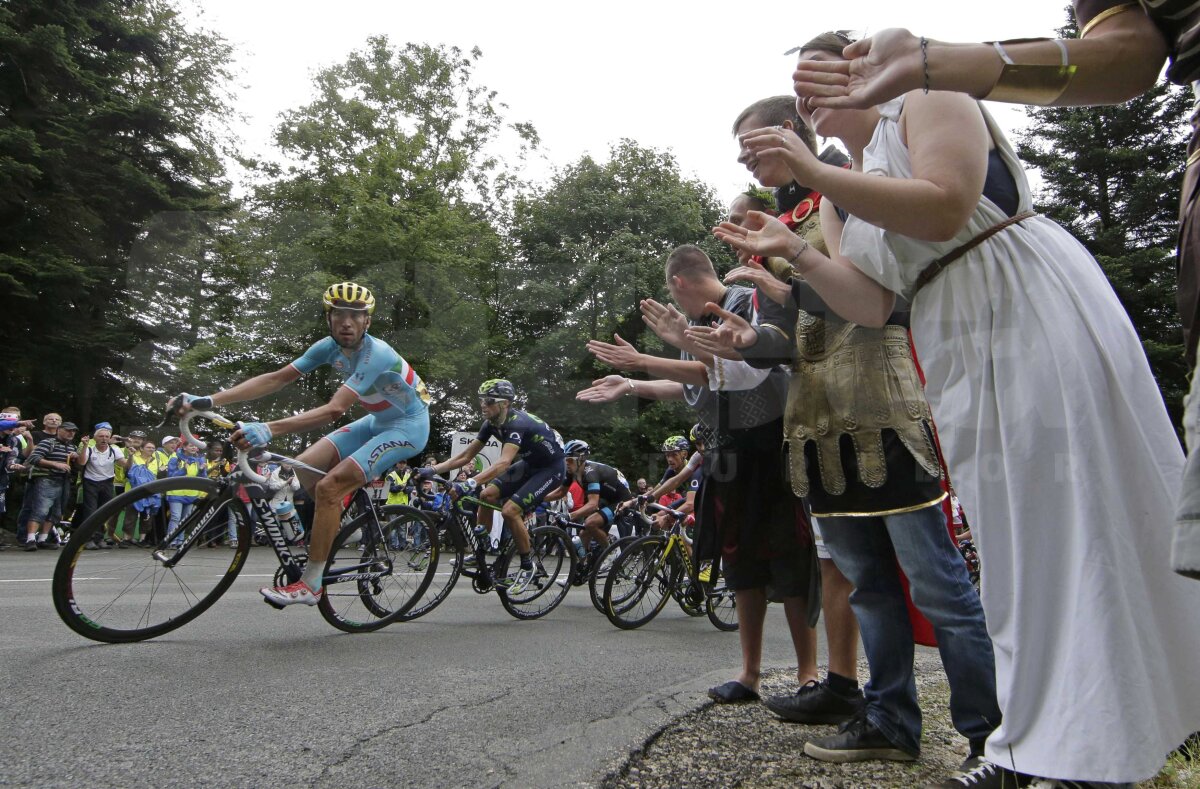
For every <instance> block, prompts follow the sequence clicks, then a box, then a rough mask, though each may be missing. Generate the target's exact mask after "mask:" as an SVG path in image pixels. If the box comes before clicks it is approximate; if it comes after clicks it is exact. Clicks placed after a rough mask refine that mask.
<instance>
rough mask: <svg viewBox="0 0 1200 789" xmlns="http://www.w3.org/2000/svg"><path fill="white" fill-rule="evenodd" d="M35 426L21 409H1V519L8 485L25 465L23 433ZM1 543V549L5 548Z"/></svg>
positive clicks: (11, 407) (5, 509)
mask: <svg viewBox="0 0 1200 789" xmlns="http://www.w3.org/2000/svg"><path fill="white" fill-rule="evenodd" d="M30 427H33V420H31V419H30V420H22V419H21V409H19V408H17V407H16V406H9V407H8V408H5V409H4V410H3V411H0V520H3V517H4V513H5V512H6V511H7V503H6V502H7V499H8V485H9V482H10V480H11V475H14V474H17V473H19V472H20V470H21V469H22V468H24V466H22V465H21V463H20V461H21V460H23V459H24V458H23V456H22V452H21V447H22V445H23V442H24V439H23V438H22V434H23V433H25V432H26V431H28V429H29V428H30ZM5 547H6V546H5V545H4V544H3V543H0V551H2V550H4V549H5Z"/></svg>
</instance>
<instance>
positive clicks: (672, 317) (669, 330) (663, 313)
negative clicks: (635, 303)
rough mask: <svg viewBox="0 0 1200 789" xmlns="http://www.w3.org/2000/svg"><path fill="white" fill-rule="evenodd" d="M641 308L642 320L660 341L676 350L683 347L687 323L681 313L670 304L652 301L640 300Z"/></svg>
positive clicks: (685, 340)
mask: <svg viewBox="0 0 1200 789" xmlns="http://www.w3.org/2000/svg"><path fill="white" fill-rule="evenodd" d="M641 307H642V320H643V321H645V323H646V325H647V326H649V327H650V330H651V331H653V332H654V333H655V334H657V335H658V337H659V339H660V340H662V341H663V342H665V343H667V344H669V345H674V346H675V347H676V348H684V347H685V345H686V344H687V337H686V336H685V335H684V332H685V330H686V329H687V327H688V322H687V318H685V317H684V316H683V313H682V312H680V311H679V310H677V309H675V306H674V305H672V304H660V303H658V302H657V301H655V300H654V299H642V303H641Z"/></svg>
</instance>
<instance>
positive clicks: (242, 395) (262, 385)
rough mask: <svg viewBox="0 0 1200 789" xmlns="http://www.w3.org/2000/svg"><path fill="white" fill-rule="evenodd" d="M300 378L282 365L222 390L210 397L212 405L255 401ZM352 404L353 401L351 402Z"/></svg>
mask: <svg viewBox="0 0 1200 789" xmlns="http://www.w3.org/2000/svg"><path fill="white" fill-rule="evenodd" d="M299 377H300V371H299V370H297V369H296V368H295V367H293V366H292V365H290V364H288V365H284V366H283V367H280V368H279V369H278V370H275V371H274V372H270V373H263V374H262V375H256V376H254V377H253V378H247V379H246V380H245V381H242V382H241V383H240V384H237V385H236V386H231V387H229V388H228V389H223V390H221V391H220V392H217V393H216V394H214V395H213V396H212V401H213V405H228V404H230V403H240V402H242V401H244V400H257V399H258V398H260V397H266V396H267V395H269V394H274V393H276V392H278V391H279V390H280V389H282V388H283V387H285V386H287V385H288V384H290V383H291V382H292V381H295V380H296V379H297V378H299ZM352 402H353V401H352Z"/></svg>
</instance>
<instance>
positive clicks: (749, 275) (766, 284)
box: [725, 260, 792, 304]
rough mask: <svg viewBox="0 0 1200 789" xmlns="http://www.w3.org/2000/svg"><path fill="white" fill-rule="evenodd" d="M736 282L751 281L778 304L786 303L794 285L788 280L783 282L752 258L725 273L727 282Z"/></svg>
mask: <svg viewBox="0 0 1200 789" xmlns="http://www.w3.org/2000/svg"><path fill="white" fill-rule="evenodd" d="M734 282H750V283H753V284H754V285H755V286H756V287H757V288H758V289H759V290H760V291H762V292H763V293H764V294H765V295H766V297H767V298H769V299H770V300H771V301H773V302H775V303H776V304H786V303H787V301H788V298H789V297H790V296H791V295H792V286H791V285H789V284H788V283H786V282H781V281H779V280H778V279H776V278H775V275H774V274H772V273H771V272H769V271H767V270H766V269H765V268H763V266H762V264H761V263H756V262H755V261H753V260H751V261H748V262H747V263H746V264H745V265H743V266H738V267H737V268H735V269H733V270H732V271H730V272H729V273H728V274H726V275H725V284H726V285H731V284H733V283H734Z"/></svg>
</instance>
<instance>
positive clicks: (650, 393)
mask: <svg viewBox="0 0 1200 789" xmlns="http://www.w3.org/2000/svg"><path fill="white" fill-rule="evenodd" d="M630 395H632V396H634V397H641V398H644V399H646V400H682V399H683V384H681V383H678V382H676V381H635V380H633V379H632V378H626V377H625V376H623V375H606V376H604V377H603V378H597V379H596V380H595V381H592V385H591V386H589V387H588V388H587V389H583V390H580V391H579V392H578V393H577V394H576V395H575V399H576V400H579V401H581V402H584V403H613V402H616V401H617V400H620V399H621V398H622V397H627V396H630Z"/></svg>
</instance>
